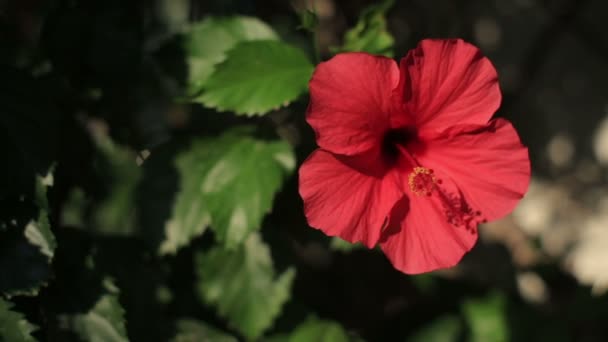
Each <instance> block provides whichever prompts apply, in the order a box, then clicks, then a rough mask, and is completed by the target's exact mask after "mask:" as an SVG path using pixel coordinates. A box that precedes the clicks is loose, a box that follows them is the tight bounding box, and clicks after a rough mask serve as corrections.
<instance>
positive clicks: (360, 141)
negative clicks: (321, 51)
mask: <svg viewBox="0 0 608 342" xmlns="http://www.w3.org/2000/svg"><path fill="white" fill-rule="evenodd" d="M398 83H399V68H398V67H397V64H396V63H395V61H393V60H392V59H389V58H386V57H381V56H373V55H370V54H367V53H343V54H338V55H336V56H335V57H333V58H332V59H330V60H329V61H327V62H323V63H321V64H319V65H318V66H317V68H316V70H315V72H314V74H313V76H312V79H311V80H310V104H309V106H308V112H307V114H306V120H307V121H308V123H309V124H310V125H311V126H312V128H313V129H314V130H315V133H316V135H317V144H318V145H319V146H320V147H321V148H323V149H325V150H328V151H330V152H333V153H338V154H346V155H353V154H357V153H360V152H363V151H367V150H369V149H370V148H372V147H374V146H377V145H378V144H380V142H381V139H382V135H383V133H384V132H385V131H386V130H387V128H388V127H389V124H390V123H389V115H390V113H391V110H392V104H391V96H392V94H393V91H394V90H395V89H396V87H397V85H398Z"/></svg>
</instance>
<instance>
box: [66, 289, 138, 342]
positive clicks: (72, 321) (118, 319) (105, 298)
mask: <svg viewBox="0 0 608 342" xmlns="http://www.w3.org/2000/svg"><path fill="white" fill-rule="evenodd" d="M103 287H104V289H105V293H104V294H102V295H101V296H100V297H99V299H98V300H97V302H96V303H95V304H94V306H93V307H92V308H91V309H90V310H89V311H88V312H86V313H82V314H76V315H63V316H61V317H59V319H60V321H62V322H63V325H64V326H65V327H68V328H69V329H71V330H73V331H74V332H76V334H78V336H80V338H82V339H83V340H84V341H91V342H124V341H128V338H127V330H126V327H125V318H124V315H125V311H124V309H123V308H122V306H121V305H120V303H119V301H118V295H119V290H118V288H117V287H116V286H115V285H114V284H113V282H112V281H111V280H110V279H108V278H106V279H105V280H104V283H103Z"/></svg>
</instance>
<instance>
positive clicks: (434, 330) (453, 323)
mask: <svg viewBox="0 0 608 342" xmlns="http://www.w3.org/2000/svg"><path fill="white" fill-rule="evenodd" d="M461 331H462V326H461V323H460V320H459V319H458V317H456V316H443V317H439V318H436V319H435V320H433V321H432V322H431V323H429V324H427V325H425V326H424V327H423V328H422V329H420V330H418V331H417V332H416V333H415V334H414V336H412V337H411V338H409V339H408V341H409V342H427V341H433V342H456V341H458V338H459V336H460V332H461Z"/></svg>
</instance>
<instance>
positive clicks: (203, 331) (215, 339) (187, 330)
mask: <svg viewBox="0 0 608 342" xmlns="http://www.w3.org/2000/svg"><path fill="white" fill-rule="evenodd" d="M171 341H172V342H238V340H237V339H236V338H235V337H233V336H230V335H228V334H226V333H224V332H223V331H220V330H219V329H216V328H214V327H212V326H211V325H209V324H207V323H205V322H201V321H197V320H193V319H180V320H179V321H177V334H176V335H175V337H173V339H172V340H171Z"/></svg>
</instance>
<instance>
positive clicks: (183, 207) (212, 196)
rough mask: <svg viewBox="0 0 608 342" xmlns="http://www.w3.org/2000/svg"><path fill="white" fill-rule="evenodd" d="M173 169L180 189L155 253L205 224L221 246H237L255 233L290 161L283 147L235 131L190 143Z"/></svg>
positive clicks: (185, 240)
mask: <svg viewBox="0 0 608 342" xmlns="http://www.w3.org/2000/svg"><path fill="white" fill-rule="evenodd" d="M176 164H177V168H178V171H179V174H180V177H181V180H180V190H179V192H178V194H177V197H176V201H175V204H174V207H173V214H172V217H171V219H170V220H169V221H168V222H167V224H166V227H165V230H166V235H167V237H166V240H165V241H164V243H163V244H162V245H161V253H174V252H175V251H176V250H177V249H178V248H179V247H181V246H184V245H186V244H187V243H188V242H189V241H190V240H191V239H192V238H193V237H196V236H198V235H200V234H202V233H203V231H204V229H205V227H206V226H207V225H208V224H209V223H210V224H211V227H212V228H213V230H214V231H215V233H216V236H217V238H218V239H219V240H220V241H222V242H223V244H224V245H225V246H226V247H228V248H232V247H235V246H237V245H239V244H240V243H242V242H243V241H244V240H245V239H246V238H247V235H248V234H249V233H250V232H252V231H255V230H257V229H259V227H260V225H261V222H262V219H263V217H264V215H265V214H266V213H268V212H269V211H270V209H271V208H272V202H273V198H274V194H275V193H276V192H277V191H278V190H279V188H280V187H281V184H282V182H283V179H284V178H285V177H286V175H288V174H289V173H290V172H291V171H293V169H294V167H295V159H294V155H293V152H292V149H291V147H290V146H289V144H287V143H286V142H283V141H265V140H260V139H257V138H255V137H253V136H252V135H250V134H249V133H248V131H247V130H245V129H235V130H231V131H229V132H227V133H225V134H223V135H222V136H220V137H217V138H203V139H200V140H197V141H195V142H194V143H193V144H192V147H191V148H190V149H189V150H187V151H186V152H183V153H182V154H180V155H179V156H178V157H177V160H176Z"/></svg>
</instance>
